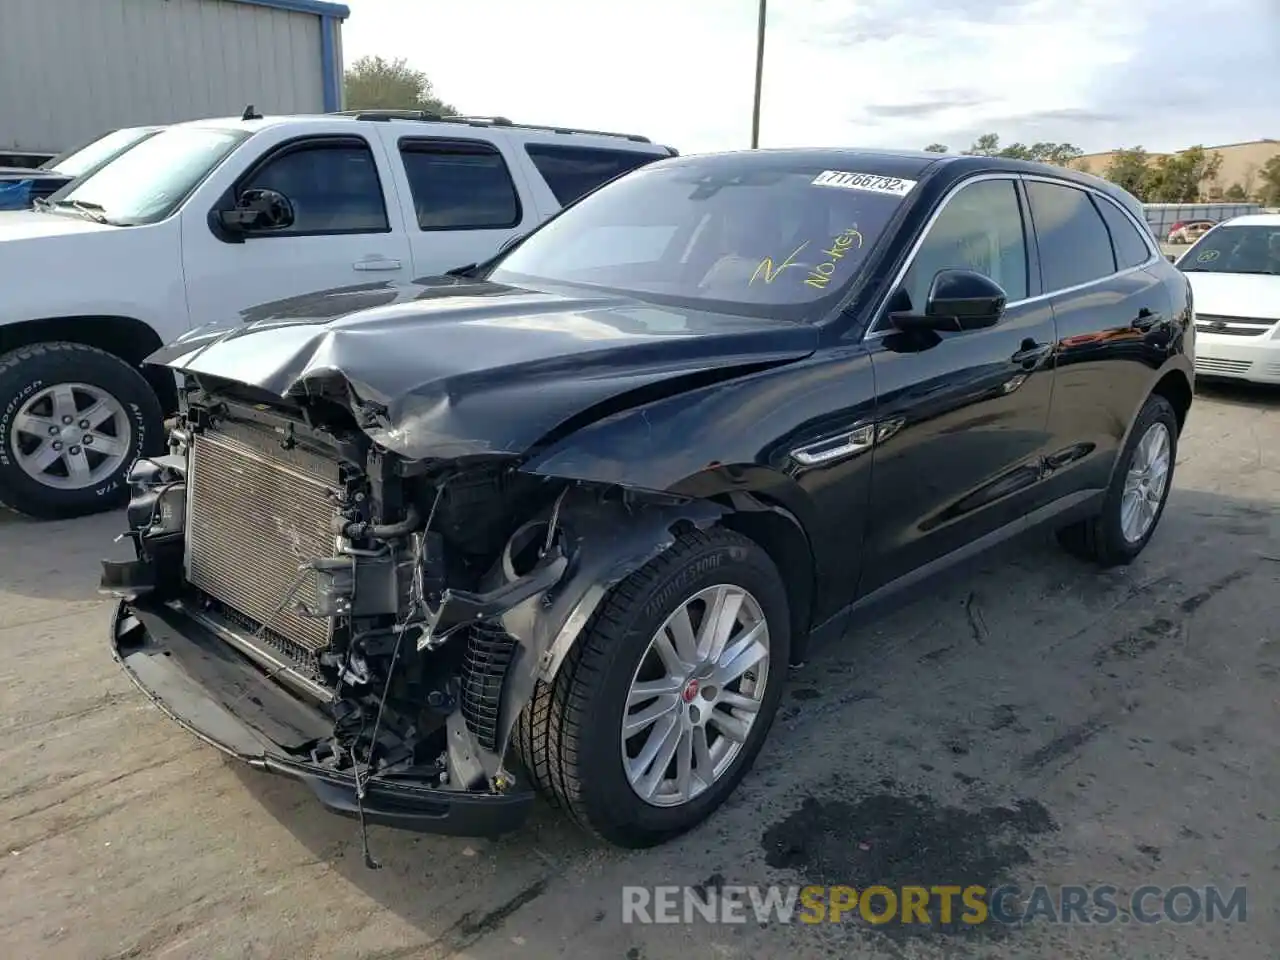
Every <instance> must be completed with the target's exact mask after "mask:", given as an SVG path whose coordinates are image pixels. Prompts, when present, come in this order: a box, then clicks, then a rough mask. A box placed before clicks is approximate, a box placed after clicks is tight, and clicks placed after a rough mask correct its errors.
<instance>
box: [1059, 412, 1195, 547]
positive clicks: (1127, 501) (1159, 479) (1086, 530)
mask: <svg viewBox="0 0 1280 960" xmlns="http://www.w3.org/2000/svg"><path fill="white" fill-rule="evenodd" d="M1177 457H1178V415H1177V414H1176V413H1175V412H1174V409H1173V405H1172V404H1171V403H1169V401H1168V400H1166V399H1165V398H1164V397H1162V396H1160V395H1159V394H1152V395H1151V396H1150V397H1148V398H1147V402H1146V403H1145V404H1143V407H1142V410H1141V411H1140V412H1139V413H1138V419H1137V422H1135V423H1134V426H1133V430H1132V431H1130V433H1129V440H1128V442H1127V443H1126V444H1125V447H1124V450H1123V451H1121V454H1120V461H1119V463H1117V464H1116V470H1115V475H1114V476H1113V477H1112V480H1111V486H1110V487H1109V488H1108V489H1107V495H1106V499H1105V500H1104V501H1103V504H1102V510H1101V511H1099V513H1098V514H1097V515H1096V516H1093V517H1090V518H1089V519H1087V520H1083V521H1080V522H1079V523H1075V524H1072V525H1071V526H1069V527H1064V528H1062V529H1061V530H1059V531H1058V542H1059V543H1060V544H1061V545H1062V547H1063V548H1064V549H1065V550H1066V551H1067V552H1068V553H1071V554H1073V555H1075V556H1077V557H1080V558H1081V559H1084V560H1089V561H1092V562H1094V563H1097V564H1098V565H1100V566H1102V567H1115V566H1123V565H1125V564H1128V563H1132V562H1133V560H1134V559H1136V558H1137V556H1138V554H1140V553H1142V551H1143V550H1144V549H1145V548H1146V546H1147V544H1148V543H1150V542H1151V537H1152V536H1153V535H1154V534H1155V532H1156V527H1157V526H1158V525H1159V523H1160V517H1161V516H1163V515H1164V508H1165V504H1166V503H1168V501H1169V491H1170V489H1171V488H1172V487H1173V469H1174V464H1175V463H1176V461H1177Z"/></svg>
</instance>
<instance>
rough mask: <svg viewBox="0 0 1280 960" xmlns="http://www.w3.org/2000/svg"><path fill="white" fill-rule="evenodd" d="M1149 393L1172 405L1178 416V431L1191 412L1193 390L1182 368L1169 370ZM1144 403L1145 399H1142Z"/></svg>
mask: <svg viewBox="0 0 1280 960" xmlns="http://www.w3.org/2000/svg"><path fill="white" fill-rule="evenodd" d="M1151 394H1152V395H1156V396H1161V397H1164V398H1165V399H1166V400H1168V401H1169V403H1170V405H1171V406H1172V407H1173V412H1174V413H1175V414H1177V417H1178V433H1179V434H1181V433H1182V428H1183V427H1185V426H1186V423H1187V414H1188V413H1190V412H1191V401H1192V398H1193V397H1194V396H1195V391H1194V389H1193V387H1192V385H1191V380H1190V378H1189V377H1188V376H1187V374H1186V373H1184V372H1183V371H1182V370H1170V371H1169V372H1168V373H1166V374H1165V375H1164V376H1162V377H1161V378H1160V379H1159V380H1157V381H1156V384H1155V386H1154V387H1152V388H1151ZM1143 403H1146V400H1145V399H1144V400H1143Z"/></svg>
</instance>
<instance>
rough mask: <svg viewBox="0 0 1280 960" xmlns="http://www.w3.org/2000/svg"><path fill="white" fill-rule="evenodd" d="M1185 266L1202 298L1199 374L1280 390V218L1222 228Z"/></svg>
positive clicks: (1261, 217) (1198, 301) (1257, 217)
mask: <svg viewBox="0 0 1280 960" xmlns="http://www.w3.org/2000/svg"><path fill="white" fill-rule="evenodd" d="M1177 265H1178V269H1179V270H1181V271H1182V272H1183V273H1185V274H1186V275H1187V279H1188V280H1189V281H1190V282H1191V290H1192V293H1193V294H1194V297H1195V310H1196V373H1197V374H1201V375H1204V376H1213V377H1230V378H1233V379H1237V380H1248V381H1251V382H1254V383H1276V384H1280V214H1274V213H1272V214H1252V215H1249V216H1244V217H1236V218H1234V219H1232V220H1228V221H1226V222H1225V223H1221V224H1218V225H1217V226H1216V227H1214V228H1213V229H1212V230H1210V231H1209V232H1208V233H1206V234H1205V235H1204V236H1203V237H1201V238H1200V240H1199V241H1198V242H1197V243H1196V245H1195V246H1193V247H1192V248H1191V249H1190V250H1188V251H1187V252H1186V253H1185V254H1183V255H1182V256H1181V257H1180V258H1179V259H1178V261H1177Z"/></svg>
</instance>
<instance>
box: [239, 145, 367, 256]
mask: <svg viewBox="0 0 1280 960" xmlns="http://www.w3.org/2000/svg"><path fill="white" fill-rule="evenodd" d="M255 188H257V189H265V190H275V191H278V192H279V193H282V194H284V195H285V196H286V197H288V198H289V201H290V202H291V203H292V204H293V216H294V221H293V226H291V227H286V228H285V229H283V230H273V231H271V233H270V234H263V236H281V235H285V236H289V235H292V236H297V235H299V234H318V233H319V234H324V233H386V232H387V231H388V230H389V229H390V228H389V227H388V224H387V207H386V204H385V203H384V202H383V198H382V183H381V181H380V180H379V179H378V167H377V164H376V163H375V162H374V159H373V153H372V152H371V151H370V150H369V145H368V144H367V143H365V142H364V141H363V140H360V139H344V140H336V141H317V142H313V143H304V144H301V145H299V146H296V147H290V148H287V149H286V151H285V152H284V153H281V154H278V155H276V156H275V157H272V158H271V159H270V160H268V161H267V162H266V163H265V164H263V165H262V166H261V167H260V168H258V170H257V171H255V172H254V173H253V174H252V175H251V176H250V177H249V178H248V180H247V181H245V182H244V183H242V184H240V187H239V190H240V191H244V190H250V189H255Z"/></svg>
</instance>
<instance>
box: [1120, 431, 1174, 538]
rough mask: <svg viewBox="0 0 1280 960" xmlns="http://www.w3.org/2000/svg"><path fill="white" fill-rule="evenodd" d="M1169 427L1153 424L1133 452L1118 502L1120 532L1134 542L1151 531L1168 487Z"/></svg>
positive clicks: (1170, 446)
mask: <svg viewBox="0 0 1280 960" xmlns="http://www.w3.org/2000/svg"><path fill="white" fill-rule="evenodd" d="M1171 449H1172V445H1171V444H1170V442H1169V428H1168V427H1167V426H1166V425H1165V424H1163V423H1158V422H1157V423H1153V424H1151V426H1150V427H1148V428H1147V432H1146V433H1144V434H1143V435H1142V439H1141V440H1139V441H1138V445H1137V447H1135V448H1134V451H1133V460H1132V461H1131V462H1130V464H1129V472H1128V473H1127V474H1126V475H1125V480H1124V494H1123V496H1122V497H1121V499H1120V531H1121V533H1122V534H1124V538H1125V540H1127V541H1128V542H1129V543H1137V542H1138V541H1139V540H1141V539H1142V538H1143V537H1145V536H1146V535H1147V533H1148V532H1149V531H1150V530H1151V527H1152V524H1154V523H1155V521H1156V514H1158V513H1159V512H1160V504H1161V503H1162V502H1163V501H1164V496H1165V491H1166V488H1167V487H1168V484H1169V467H1170V462H1169V457H1170V452H1171Z"/></svg>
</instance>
